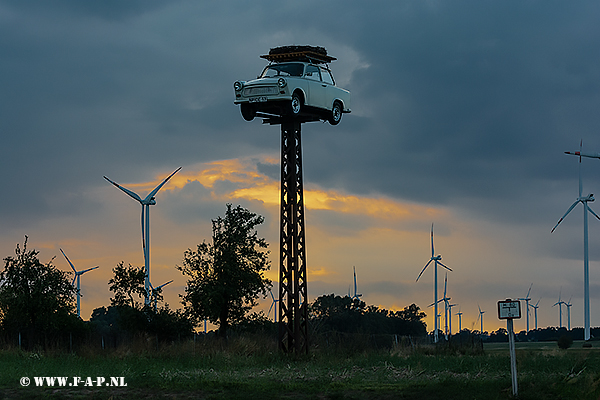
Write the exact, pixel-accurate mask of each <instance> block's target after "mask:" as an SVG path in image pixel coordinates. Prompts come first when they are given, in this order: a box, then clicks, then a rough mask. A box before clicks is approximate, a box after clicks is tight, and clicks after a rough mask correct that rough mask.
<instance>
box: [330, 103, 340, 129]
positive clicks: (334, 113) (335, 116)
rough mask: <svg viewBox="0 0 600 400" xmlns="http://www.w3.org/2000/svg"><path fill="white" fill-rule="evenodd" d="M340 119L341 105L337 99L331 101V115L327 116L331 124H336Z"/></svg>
mask: <svg viewBox="0 0 600 400" xmlns="http://www.w3.org/2000/svg"><path fill="white" fill-rule="evenodd" d="M341 120H342V105H341V104H340V102H339V101H336V102H335V103H333V108H332V109H331V115H330V116H329V123H330V124H331V125H337V124H339V123H340V121H341Z"/></svg>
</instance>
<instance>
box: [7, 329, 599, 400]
mask: <svg viewBox="0 0 600 400" xmlns="http://www.w3.org/2000/svg"><path fill="white" fill-rule="evenodd" d="M594 345H595V346H596V347H594V348H591V349H590V348H583V347H582V346H581V343H577V342H575V343H574V345H573V347H572V348H570V349H568V350H560V349H558V347H557V345H556V343H555V342H547V343H517V369H518V373H519V395H520V396H519V398H521V399H577V400H585V399H593V400H598V399H600V347H599V346H600V343H594ZM0 371H1V372H0V374H1V375H0V398H2V399H4V398H6V399H8V398H10V399H12V398H17V399H32V398H33V399H36V398H40V399H41V398H57V399H58V398H70V399H86V400H90V399H131V398H142V397H145V398H151V399H177V398H183V399H188V398H189V399H191V398H199V399H255V400H257V399H261V400H262V399H276V398H277V399H278V398H283V399H421V400H425V399H444V400H448V399H484V400H490V399H509V398H512V396H511V381H510V364H509V354H508V344H507V343H499V344H486V345H485V347H484V351H483V352H482V353H481V352H480V353H479V354H473V355H461V354H460V353H459V352H454V351H448V350H447V349H446V350H441V351H440V350H436V349H434V348H428V347H423V348H419V349H416V350H415V349H410V348H394V349H391V350H390V349H388V350H379V351H375V350H373V351H361V352H358V353H351V352H345V351H339V350H338V351H335V352H332V351H323V350H320V349H318V348H317V349H313V350H312V351H311V354H310V355H309V356H306V357H299V358H293V357H288V356H284V355H281V354H279V352H278V351H277V350H276V349H275V348H274V345H272V344H268V345H265V344H264V343H262V342H261V341H260V340H259V341H257V340H252V339H242V338H240V339H237V340H235V341H232V342H230V343H229V344H228V345H227V346H221V345H218V344H214V343H200V344H194V343H193V342H189V343H183V344H178V345H173V346H168V347H165V348H161V349H160V350H159V351H156V350H154V351H148V350H144V349H135V350H125V349H119V350H115V351H111V352H107V353H104V354H93V353H91V352H88V353H86V352H80V354H79V355H75V354H66V355H65V354H60V353H54V354H53V353H36V352H21V351H18V350H11V351H7V350H6V351H0ZM53 376H56V377H60V376H63V377H67V378H68V379H69V381H68V382H69V383H70V382H72V381H73V377H81V378H82V379H83V381H82V382H81V383H79V385H78V386H77V387H73V386H70V387H69V386H68V384H67V386H66V387H58V384H57V383H55V385H54V387H47V385H46V387H36V385H35V383H34V377H53ZM23 377H28V378H29V379H30V380H31V384H30V385H29V386H27V387H23V386H22V385H21V384H20V380H21V378H23ZM87 377H90V378H92V379H94V381H96V379H97V377H106V379H107V383H108V382H110V377H123V378H124V381H125V383H126V384H127V386H126V387H105V386H104V385H103V386H101V387H97V386H86V385H85V384H84V382H85V379H86V378H87ZM94 384H95V383H94Z"/></svg>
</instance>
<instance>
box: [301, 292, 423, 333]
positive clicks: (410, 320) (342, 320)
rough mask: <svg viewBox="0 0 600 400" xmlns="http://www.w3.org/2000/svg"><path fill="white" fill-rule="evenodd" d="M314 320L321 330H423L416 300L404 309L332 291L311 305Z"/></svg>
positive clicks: (382, 331)
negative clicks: (388, 306) (387, 307)
mask: <svg viewBox="0 0 600 400" xmlns="http://www.w3.org/2000/svg"><path fill="white" fill-rule="evenodd" d="M310 313H311V317H312V321H313V323H317V324H318V325H319V326H320V327H321V329H323V330H332V331H337V332H344V333H373V334H400V335H414V336H422V335H425V334H426V327H425V323H424V322H423V318H425V313H424V312H422V311H420V309H419V307H418V306H417V305H416V304H411V305H410V306H406V307H404V309H403V310H399V311H389V310H386V309H385V308H379V307H377V306H374V305H369V306H367V305H366V303H365V302H363V301H361V300H359V299H352V298H350V297H349V296H344V297H341V296H336V295H334V294H329V295H323V296H320V297H318V298H317V299H316V300H315V301H314V302H313V303H312V304H311V305H310Z"/></svg>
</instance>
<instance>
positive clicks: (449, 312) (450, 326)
mask: <svg viewBox="0 0 600 400" xmlns="http://www.w3.org/2000/svg"><path fill="white" fill-rule="evenodd" d="M457 305H458V304H448V315H449V316H450V319H449V320H448V332H449V334H450V336H452V307H455V306H457ZM461 314H462V313H461ZM459 319H460V318H459ZM459 332H460V330H459Z"/></svg>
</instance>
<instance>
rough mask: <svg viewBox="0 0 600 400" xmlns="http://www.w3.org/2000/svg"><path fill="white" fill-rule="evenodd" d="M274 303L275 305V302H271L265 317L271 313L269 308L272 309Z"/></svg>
mask: <svg viewBox="0 0 600 400" xmlns="http://www.w3.org/2000/svg"><path fill="white" fill-rule="evenodd" d="M274 305H275V302H273V303H271V307H269V311H268V312H267V317H268V316H269V314H271V310H272V309H273V306H274Z"/></svg>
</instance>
